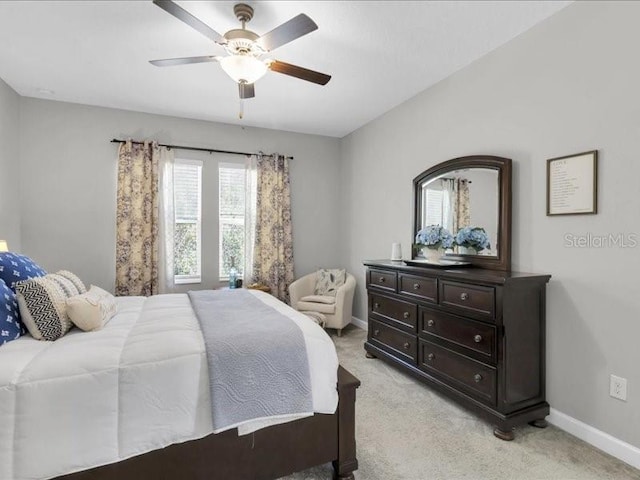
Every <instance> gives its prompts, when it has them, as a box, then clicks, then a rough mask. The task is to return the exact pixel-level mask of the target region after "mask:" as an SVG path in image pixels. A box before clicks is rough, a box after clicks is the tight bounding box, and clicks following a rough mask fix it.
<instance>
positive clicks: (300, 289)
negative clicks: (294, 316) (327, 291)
mask: <svg viewBox="0 0 640 480" xmlns="http://www.w3.org/2000/svg"><path fill="white" fill-rule="evenodd" d="M315 286H316V274H315V273H309V274H307V275H305V276H303V277H300V278H299V279H297V280H296V281H295V282H293V283H292V284H291V285H289V301H290V302H291V306H292V307H293V308H296V305H297V304H298V302H299V301H300V299H301V298H302V297H305V296H307V295H313V291H314V289H315Z"/></svg>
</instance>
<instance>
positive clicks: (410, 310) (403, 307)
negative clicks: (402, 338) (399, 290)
mask: <svg viewBox="0 0 640 480" xmlns="http://www.w3.org/2000/svg"><path fill="white" fill-rule="evenodd" d="M369 313H370V314H371V315H374V316H376V315H377V316H380V317H383V318H384V319H386V320H389V321H391V323H392V324H394V326H396V327H398V328H402V329H405V330H408V331H410V332H415V331H416V325H417V323H418V322H417V318H418V307H417V305H415V304H413V303H409V302H403V301H401V300H395V299H393V298H389V297H384V296H382V295H375V294H371V295H369Z"/></svg>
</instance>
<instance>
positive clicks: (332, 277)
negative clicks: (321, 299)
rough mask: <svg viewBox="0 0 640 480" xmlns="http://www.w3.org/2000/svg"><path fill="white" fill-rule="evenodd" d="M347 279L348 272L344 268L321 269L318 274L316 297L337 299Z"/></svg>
mask: <svg viewBox="0 0 640 480" xmlns="http://www.w3.org/2000/svg"><path fill="white" fill-rule="evenodd" d="M346 278H347V271H346V270H345V269H344V268H333V269H329V268H321V269H320V270H318V271H317V272H316V287H315V290H314V292H313V293H314V294H315V295H323V296H332V297H335V296H336V293H337V291H338V288H340V287H341V286H342V285H344V282H345V281H346Z"/></svg>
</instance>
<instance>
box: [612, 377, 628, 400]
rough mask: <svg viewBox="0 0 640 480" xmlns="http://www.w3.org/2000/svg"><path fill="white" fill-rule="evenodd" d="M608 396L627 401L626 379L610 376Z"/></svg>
mask: <svg viewBox="0 0 640 480" xmlns="http://www.w3.org/2000/svg"><path fill="white" fill-rule="evenodd" d="M609 395H611V396H612V397H613V398H619V399H620V400H624V401H626V400H627V379H626V378H622V377H617V376H615V375H611V382H610V384H609Z"/></svg>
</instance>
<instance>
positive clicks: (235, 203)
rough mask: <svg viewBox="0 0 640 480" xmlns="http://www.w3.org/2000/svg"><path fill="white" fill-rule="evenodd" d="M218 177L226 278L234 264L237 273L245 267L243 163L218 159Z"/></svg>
mask: <svg viewBox="0 0 640 480" xmlns="http://www.w3.org/2000/svg"><path fill="white" fill-rule="evenodd" d="M218 179H219V190H218V191H219V195H220V198H219V206H220V207H219V228H220V235H219V238H220V245H219V250H218V251H219V253H220V262H219V265H220V279H227V278H229V269H230V268H231V265H232V264H233V265H234V266H235V267H236V269H237V271H238V274H239V276H240V277H242V275H243V273H244V272H243V267H244V237H245V230H244V228H245V221H244V216H245V167H244V165H241V164H235V163H221V164H220V165H219V167H218Z"/></svg>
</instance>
